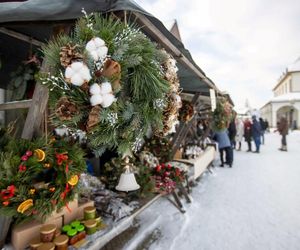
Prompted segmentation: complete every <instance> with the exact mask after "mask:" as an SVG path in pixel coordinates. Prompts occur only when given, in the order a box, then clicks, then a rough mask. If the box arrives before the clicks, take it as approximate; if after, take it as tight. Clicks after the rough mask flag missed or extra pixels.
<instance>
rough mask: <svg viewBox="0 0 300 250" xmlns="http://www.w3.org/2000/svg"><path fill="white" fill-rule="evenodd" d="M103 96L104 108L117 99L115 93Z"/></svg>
mask: <svg viewBox="0 0 300 250" xmlns="http://www.w3.org/2000/svg"><path fill="white" fill-rule="evenodd" d="M102 97H103V102H102V104H101V106H102V107H103V108H108V107H109V106H110V105H111V104H112V103H113V102H114V101H115V100H116V98H115V96H114V95H113V94H107V95H104V96H102Z"/></svg>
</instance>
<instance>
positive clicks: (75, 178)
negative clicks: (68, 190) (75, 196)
mask: <svg viewBox="0 0 300 250" xmlns="http://www.w3.org/2000/svg"><path fill="white" fill-rule="evenodd" d="M78 180H79V178H78V175H73V176H72V177H71V178H70V179H69V180H68V183H69V184H70V185H71V186H75V185H76V184H77V183H78Z"/></svg>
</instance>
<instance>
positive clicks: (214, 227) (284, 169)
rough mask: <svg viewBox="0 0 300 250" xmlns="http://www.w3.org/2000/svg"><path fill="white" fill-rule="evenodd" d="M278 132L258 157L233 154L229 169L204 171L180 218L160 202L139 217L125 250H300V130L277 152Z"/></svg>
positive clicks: (170, 206)
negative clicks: (189, 202) (285, 146)
mask: <svg viewBox="0 0 300 250" xmlns="http://www.w3.org/2000/svg"><path fill="white" fill-rule="evenodd" d="M280 139H281V137H280V136H279V134H278V133H269V134H267V135H266V136H265V141H266V143H265V145H262V147H261V153H260V154H254V153H250V152H249V153H247V152H245V151H246V144H245V142H244V143H243V145H242V151H240V152H237V151H235V152H234V157H235V159H234V165H233V168H232V169H231V168H227V167H226V168H220V167H218V165H219V162H218V161H216V163H217V164H215V165H216V166H217V167H215V168H214V169H213V174H210V173H208V172H206V173H205V174H204V176H203V177H202V179H201V180H200V182H199V183H198V185H197V186H196V187H194V188H193V190H192V194H191V195H192V198H193V202H192V203H191V204H184V206H185V208H186V210H187V212H186V213H185V214H181V213H180V212H179V211H178V210H177V209H176V208H175V207H174V206H173V205H172V204H171V203H170V202H169V201H168V200H167V199H165V198H163V199H160V200H159V201H157V202H156V203H155V204H153V205H152V206H151V207H150V208H148V209H146V210H145V211H144V212H142V213H141V215H140V216H139V217H138V224H139V227H138V232H137V234H136V235H134V237H133V238H132V240H131V241H129V242H127V243H126V245H125V246H124V248H123V249H126V250H130V249H132V250H133V249H155V250H159V249H164V250H165V249H173V250H181V249H182V250H183V249H189V250H192V249H194V250H202V249H205V250H255V249H257V250H267V249H271V250H298V249H300V230H299V228H300V180H299V178H300V164H299V162H300V153H299V152H300V149H299V148H300V132H299V131H295V132H292V133H290V134H289V135H288V137H287V140H288V152H281V151H279V150H278V148H279V146H280Z"/></svg>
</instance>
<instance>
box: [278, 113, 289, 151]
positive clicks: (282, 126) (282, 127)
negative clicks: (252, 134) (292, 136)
mask: <svg viewBox="0 0 300 250" xmlns="http://www.w3.org/2000/svg"><path fill="white" fill-rule="evenodd" d="M277 130H278V132H279V133H280V134H281V148H279V150H281V151H287V142H286V136H287V134H288V132H289V125H288V122H287V119H286V118H285V117H284V116H282V117H281V118H280V121H279V122H278V123H277Z"/></svg>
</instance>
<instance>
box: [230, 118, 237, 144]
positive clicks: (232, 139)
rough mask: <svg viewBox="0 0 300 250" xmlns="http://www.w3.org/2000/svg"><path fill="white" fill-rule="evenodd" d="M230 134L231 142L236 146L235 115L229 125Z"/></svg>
mask: <svg viewBox="0 0 300 250" xmlns="http://www.w3.org/2000/svg"><path fill="white" fill-rule="evenodd" d="M228 136H229V140H230V143H231V147H232V148H235V144H236V142H235V136H236V125H235V118H234V117H233V118H232V119H231V121H230V123H229V126H228Z"/></svg>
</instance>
